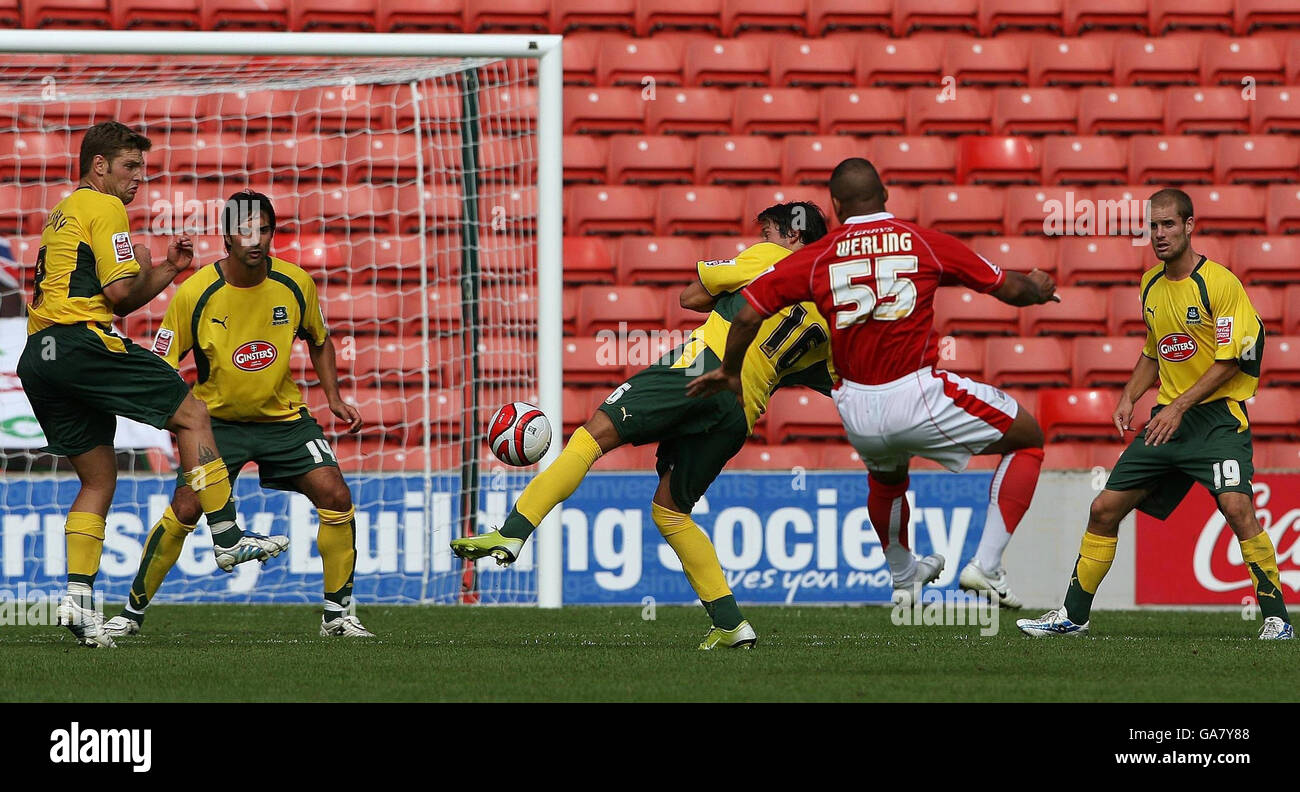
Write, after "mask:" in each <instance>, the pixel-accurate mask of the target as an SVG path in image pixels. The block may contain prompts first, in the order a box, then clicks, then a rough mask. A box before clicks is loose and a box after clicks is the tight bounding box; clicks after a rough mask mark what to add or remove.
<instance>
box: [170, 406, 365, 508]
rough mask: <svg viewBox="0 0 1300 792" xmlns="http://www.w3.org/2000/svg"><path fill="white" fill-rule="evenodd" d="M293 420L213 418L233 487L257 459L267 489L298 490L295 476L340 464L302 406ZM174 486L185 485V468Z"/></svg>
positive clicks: (259, 475) (259, 473)
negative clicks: (246, 420) (259, 421)
mask: <svg viewBox="0 0 1300 792" xmlns="http://www.w3.org/2000/svg"><path fill="white" fill-rule="evenodd" d="M300 412H301V416H302V417H301V418H299V419H298V420H296V421H266V422H262V423H256V422H245V421H223V420H221V419H220V418H213V419H212V436H213V437H215V438H216V440H217V453H219V454H221V459H222V460H223V461H224V462H225V463H226V472H227V474H228V475H229V476H230V484H231V486H232V487H233V486H234V484H235V479H237V478H238V477H239V471H241V470H243V469H244V465H247V464H248V463H249V462H256V463H257V471H258V477H259V479H260V480H261V483H262V486H263V487H264V488H266V489H276V490H287V491H289V492H297V491H298V487H297V485H296V484H295V482H296V480H297V478H298V477H299V476H301V475H302V474H304V473H307V472H309V471H312V470H315V469H316V468H319V467H332V468H336V467H338V466H339V463H338V461H337V460H336V459H335V458H334V449H333V448H331V447H330V444H329V441H328V440H326V439H325V433H324V432H322V431H321V428H320V424H318V423H316V419H315V418H313V417H311V413H310V412H308V411H307V408H306V407H303V408H302V410H301V411H300ZM176 486H178V487H183V486H185V473H184V471H177V473H176Z"/></svg>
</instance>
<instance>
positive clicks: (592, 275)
mask: <svg viewBox="0 0 1300 792" xmlns="http://www.w3.org/2000/svg"><path fill="white" fill-rule="evenodd" d="M614 272H615V270H614V262H613V261H612V260H611V257H610V255H609V245H608V244H607V243H606V241H605V240H604V239H601V238H599V237H589V236H566V237H565V238H564V282H565V283H613V282H614Z"/></svg>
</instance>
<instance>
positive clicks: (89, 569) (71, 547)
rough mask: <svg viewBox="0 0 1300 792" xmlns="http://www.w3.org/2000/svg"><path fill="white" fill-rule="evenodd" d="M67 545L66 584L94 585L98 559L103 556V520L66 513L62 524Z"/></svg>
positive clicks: (91, 515)
mask: <svg viewBox="0 0 1300 792" xmlns="http://www.w3.org/2000/svg"><path fill="white" fill-rule="evenodd" d="M63 533H64V540H65V541H66V543H67V554H68V582H69V583H84V584H85V585H86V586H93V585H94V584H95V576H96V575H98V574H99V559H100V556H102V555H103V554H104V518H103V517H101V516H100V515H98V514H91V513H90V512H68V519H67V521H66V522H64V524H63Z"/></svg>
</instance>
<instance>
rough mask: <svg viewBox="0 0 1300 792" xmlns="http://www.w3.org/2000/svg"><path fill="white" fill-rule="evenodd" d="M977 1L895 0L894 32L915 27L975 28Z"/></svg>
mask: <svg viewBox="0 0 1300 792" xmlns="http://www.w3.org/2000/svg"><path fill="white" fill-rule="evenodd" d="M978 10H979V9H978V2H977V0H895V2H894V34H895V35H898V36H906V35H909V34H911V33H912V32H913V31H916V30H946V31H956V30H964V31H967V32H969V33H975V32H976V31H977V30H978V29H979V19H978V17H977V14H978Z"/></svg>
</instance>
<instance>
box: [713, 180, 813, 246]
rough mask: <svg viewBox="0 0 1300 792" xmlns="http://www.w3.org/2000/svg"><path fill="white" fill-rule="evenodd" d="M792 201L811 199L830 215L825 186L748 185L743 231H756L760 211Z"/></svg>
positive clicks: (742, 208) (743, 205)
mask: <svg viewBox="0 0 1300 792" xmlns="http://www.w3.org/2000/svg"><path fill="white" fill-rule="evenodd" d="M791 201H811V202H812V203H814V204H816V205H817V207H818V208H820V209H821V210H822V213H823V214H826V215H829V212H830V201H829V200H828V196H827V194H826V190H825V188H823V187H813V186H811V185H802V184H790V185H783V186H779V187H768V186H766V185H755V186H753V187H746V188H745V191H744V200H743V201H742V203H741V218H740V223H741V231H742V232H743V233H756V232H757V229H756V228H755V227H754V226H753V225H752V223H754V221H755V218H756V217H758V213H759V212H761V211H763V210H764V209H766V208H768V207H769V206H772V205H774V204H779V203H790V202H791ZM832 220H833V218H831V217H829V216H827V218H826V222H827V223H828V224H829V223H831V222H832ZM750 244H753V243H750ZM724 258H731V256H724Z"/></svg>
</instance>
